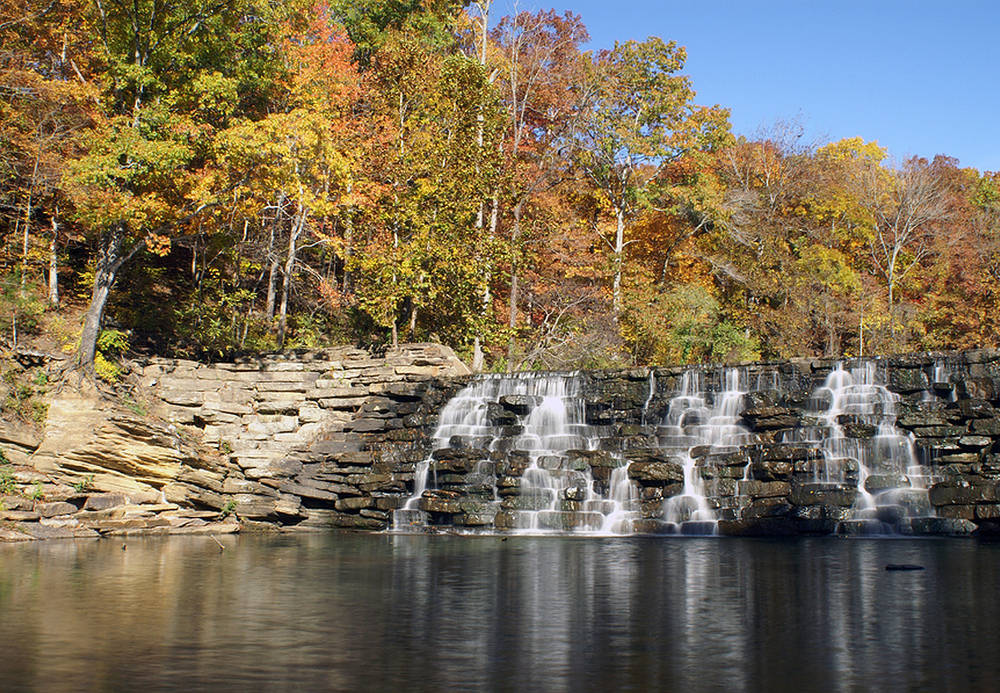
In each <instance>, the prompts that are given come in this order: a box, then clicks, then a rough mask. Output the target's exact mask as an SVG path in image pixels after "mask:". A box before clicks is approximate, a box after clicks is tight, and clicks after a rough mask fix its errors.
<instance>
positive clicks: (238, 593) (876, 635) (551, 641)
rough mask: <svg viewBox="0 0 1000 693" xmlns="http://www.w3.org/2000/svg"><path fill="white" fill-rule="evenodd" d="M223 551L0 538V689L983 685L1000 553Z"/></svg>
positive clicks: (925, 549)
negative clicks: (900, 567)
mask: <svg viewBox="0 0 1000 693" xmlns="http://www.w3.org/2000/svg"><path fill="white" fill-rule="evenodd" d="M222 542H223V543H224V544H225V545H226V550H225V551H221V550H220V549H219V547H218V545H217V544H215V543H214V542H213V541H212V540H211V539H210V538H207V537H183V538H181V537H178V538H168V539H147V540H136V539H129V540H127V544H128V546H127V550H125V551H123V550H122V541H120V540H119V541H107V540H105V541H101V542H80V543H71V542H70V543H62V542H46V543H38V544H35V545H29V546H23V545H22V546H0V633H2V634H3V646H2V650H0V652H2V654H0V690H2V691H27V690H38V691H90V690H98V691H128V690H139V691H165V690H169V691H198V690H209V691H231V690H232V691H235V690H240V691H256V690H303V691H311V690H334V691H375V690H401V691H409V690H503V691H531V690H538V691H583V690H602V691H622V690H640V691H647V690H660V691H700V690H726V691H739V690H762V691H806V690H814V691H819V690H822V691H828V690H832V691H837V690H845V691H855V690H858V691H861V690H880V691H897V690H899V691H910V690H912V691H924V690H935V691H945V690H954V691H961V690H982V691H988V690H996V689H997V687H998V686H1000V683H998V680H997V678H996V677H997V675H998V674H1000V590H998V588H1000V544H988V543H981V542H979V543H977V542H975V541H965V540H923V541H917V540H902V539H900V540H842V539H815V540H781V541H769V540H740V539H712V538H701V539H696V538H691V539H654V538H627V539H598V538H583V539H573V538H555V537H552V538H529V537H511V538H509V539H508V540H506V541H504V540H501V539H499V538H495V537H479V538H463V537H420V536H378V535H350V534H346V535H344V534H337V535H306V536H293V537H289V536H285V537H251V536H243V537H226V538H223V539H222ZM887 563H919V564H922V565H924V566H926V570H924V571H920V572H906V573H903V572H887V571H885V570H884V567H885V565H886V564H887Z"/></svg>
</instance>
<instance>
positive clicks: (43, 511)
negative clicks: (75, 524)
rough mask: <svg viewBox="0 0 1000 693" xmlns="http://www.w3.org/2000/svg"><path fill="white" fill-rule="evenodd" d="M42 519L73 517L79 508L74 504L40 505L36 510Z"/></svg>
mask: <svg viewBox="0 0 1000 693" xmlns="http://www.w3.org/2000/svg"><path fill="white" fill-rule="evenodd" d="M35 509H36V510H37V511H38V514H39V515H41V516H42V517H58V516H60V515H72V514H73V513H75V512H76V511H77V510H79V508H77V507H76V506H75V505H73V504H72V503H66V502H64V501H56V502H54V503H39V504H38V506H36V508H35Z"/></svg>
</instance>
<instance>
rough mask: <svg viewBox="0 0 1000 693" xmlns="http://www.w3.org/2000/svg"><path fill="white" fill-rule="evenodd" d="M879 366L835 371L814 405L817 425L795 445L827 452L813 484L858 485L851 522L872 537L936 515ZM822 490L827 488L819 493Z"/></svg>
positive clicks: (799, 436) (804, 431)
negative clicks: (906, 521) (913, 519)
mask: <svg viewBox="0 0 1000 693" xmlns="http://www.w3.org/2000/svg"><path fill="white" fill-rule="evenodd" d="M877 375H878V374H877V370H876V366H875V363H874V362H872V361H866V362H863V363H861V364H860V365H858V366H856V367H854V368H851V369H849V370H847V369H844V367H843V365H842V364H837V366H836V368H834V369H833V370H832V371H830V373H829V375H827V377H826V380H825V382H824V383H823V385H822V386H821V387H820V388H818V389H817V390H816V392H815V393H814V394H813V397H812V399H811V400H810V409H811V411H810V413H811V414H812V416H813V420H814V421H815V424H814V425H812V426H805V427H803V428H801V429H800V430H799V431H798V432H797V436H796V439H797V440H798V441H800V442H807V443H810V444H812V445H815V446H817V447H818V448H819V450H820V451H821V452H822V458H821V459H819V460H817V461H816V463H815V466H814V468H813V480H814V481H815V482H816V483H817V484H826V485H829V486H830V487H831V488H833V487H836V486H837V485H841V484H844V483H845V482H847V483H849V482H851V481H853V482H854V487H855V489H856V492H857V495H856V497H855V500H854V504H853V506H852V508H851V512H850V516H849V521H851V522H855V523H857V525H858V528H859V529H863V530H865V531H868V532H890V531H892V530H893V528H894V527H898V526H899V525H900V522H901V521H902V520H903V518H907V517H915V516H926V515H929V514H931V506H930V502H929V500H928V497H927V491H926V489H925V487H924V484H923V483H922V481H923V479H924V478H926V474H927V471H926V469H925V468H924V467H922V466H921V465H918V464H917V460H916V455H915V453H914V449H913V441H912V439H911V437H910V436H909V434H907V433H905V432H903V431H901V430H900V429H899V428H897V427H896V420H897V413H896V404H897V401H898V400H899V397H898V396H897V395H895V394H894V393H892V392H890V391H889V390H888V389H887V388H886V387H885V386H884V385H881V384H879V383H878V382H877V380H878V377H877ZM818 488H820V489H822V486H820V487H818Z"/></svg>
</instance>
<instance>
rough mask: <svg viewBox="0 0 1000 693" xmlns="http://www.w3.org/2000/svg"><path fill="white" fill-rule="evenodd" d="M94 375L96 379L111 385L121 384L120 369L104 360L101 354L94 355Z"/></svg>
mask: <svg viewBox="0 0 1000 693" xmlns="http://www.w3.org/2000/svg"><path fill="white" fill-rule="evenodd" d="M94 373H95V374H96V375H97V377H98V378H100V379H101V380H103V381H104V382H106V383H109V384H112V385H114V384H116V383H119V382H121V379H122V370H121V368H119V367H118V365H117V364H115V363H114V362H113V361H109V360H108V359H107V358H105V356H104V354H102V353H101V352H97V353H96V354H94Z"/></svg>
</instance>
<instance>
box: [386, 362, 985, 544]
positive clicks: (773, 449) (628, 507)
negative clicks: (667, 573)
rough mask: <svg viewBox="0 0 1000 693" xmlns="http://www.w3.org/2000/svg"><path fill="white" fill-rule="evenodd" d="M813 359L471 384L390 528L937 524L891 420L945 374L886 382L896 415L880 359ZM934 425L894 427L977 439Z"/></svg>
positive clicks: (923, 403)
mask: <svg viewBox="0 0 1000 693" xmlns="http://www.w3.org/2000/svg"><path fill="white" fill-rule="evenodd" d="M806 366H807V367H806V368H798V369H795V368H791V367H787V366H785V367H782V366H780V365H776V364H770V365H764V366H751V367H727V368H710V367H690V368H686V369H683V370H682V369H675V370H672V369H658V370H656V371H653V370H650V371H649V372H648V373H637V372H635V371H630V372H628V373H625V374H621V375H618V374H615V373H611V372H608V373H603V374H601V373H593V374H588V373H580V372H573V373H521V374H510V375H483V376H478V377H477V378H475V379H473V380H472V381H470V382H469V383H468V384H467V385H466V386H465V387H464V388H463V389H462V390H461V391H460V392H459V393H458V394H456V395H455V396H454V397H452V399H451V400H450V401H449V402H448V403H447V404H446V405H445V406H444V408H443V409H442V410H441V412H440V415H439V417H438V420H437V425H436V428H435V430H434V432H433V434H432V435H431V442H430V454H428V455H427V456H426V457H425V458H424V459H423V460H421V461H420V462H418V463H417V464H416V465H415V470H414V473H413V490H412V495H411V496H410V497H409V498H408V499H406V501H405V502H404V503H401V505H402V507H400V508H399V509H398V510H395V511H394V513H393V527H394V528H395V529H396V530H397V531H414V530H416V529H420V528H425V527H433V526H443V527H449V528H452V529H453V530H455V531H467V532H482V531H488V532H492V531H502V532H511V533H525V534H545V533H581V534H630V533H633V532H642V533H666V534H670V533H673V534H695V535H697V534H702V535H703V534H716V533H719V531H720V529H721V530H724V532H726V533H733V532H736V533H739V532H742V531H745V530H746V531H755V530H754V528H755V527H758V526H759V527H763V528H764V529H761V530H760V531H764V532H767V531H770V530H768V529H766V528H767V527H775V526H777V527H780V528H781V529H780V530H779V531H782V532H787V533H795V532H800V531H801V532H810V533H812V532H820V533H822V532H832V531H839V532H842V533H845V534H881V533H886V532H895V531H899V532H907V531H910V528H911V526H913V527H916V526H917V524H916V519H917V518H920V526H921V527H927V526H930V525H929V524H928V522H927V520H928V518H933V516H934V512H933V509H932V506H931V503H930V495H929V489H930V488H931V487H932V486H933V485H934V484H935V483H937V482H938V481H940V480H941V478H942V477H941V476H940V472H939V471H936V468H935V467H934V466H933V465H932V464H931V462H930V459H931V458H932V457H933V455H932V454H931V453H927V454H926V455H925V457H927V458H928V459H927V460H924V461H923V462H921V461H920V460H918V456H917V455H916V453H915V443H914V433H912V432H911V431H910V430H906V429H903V428H900V427H899V426H898V425H897V420H898V417H899V416H900V408H901V406H902V407H903V408H904V413H905V412H913V411H915V410H917V409H920V411H924V412H934V411H939V410H940V408H941V407H945V406H954V405H952V404H948V402H954V399H955V393H954V390H955V387H954V386H953V385H952V381H953V375H952V374H951V373H950V372H949V371H948V370H947V368H946V367H945V364H944V363H943V362H937V363H935V364H934V365H933V367H931V366H929V365H925V366H921V368H923V369H924V370H916V369H915V368H912V367H911V368H910V369H909V370H907V371H906V373H905V374H903V375H900V374H898V373H896V374H894V375H893V378H896V380H895V381H894V382H896V383H897V386H898V387H900V388H902V391H904V392H907V393H912V394H911V395H909V396H908V397H909V399H907V400H906V402H905V406H904V404H903V403H902V400H901V397H900V395H899V394H896V393H895V392H893V391H890V390H889V388H888V387H887V385H886V381H887V379H888V376H887V373H886V371H885V369H884V368H883V369H882V370H880V368H879V365H878V362H876V361H871V360H867V361H859V362H856V363H854V364H851V365H850V366H845V365H844V364H843V363H837V364H835V365H833V366H832V367H831V368H830V369H829V371H827V372H825V373H823V372H822V371H820V372H817V369H814V368H811V364H806ZM914 373H915V374H916V375H914ZM900 377H907V378H909V380H908V381H906V383H905V384H903V385H900V382H901V381H899V378H900ZM921 379H923V382H925V383H927V382H929V383H932V385H931V386H930V389H932V390H933V393H934V394H931V395H929V397H930V398H931V399H928V395H927V394H925V392H922V391H921V387H922V386H921V385H920V384H919V383H920V382H921ZM914 383H916V384H914ZM925 389H926V388H925ZM921 417H923V418H921ZM928 417H929V418H928ZM935 417H937V418H935ZM939 420H943V419H940V416H937V415H932V414H921V415H920V416H918V417H917V418H915V419H914V418H912V416H911V422H910V423H908V424H905V425H907V426H909V427H910V429H913V430H915V431H916V434H917V435H919V436H923V438H921V445H923V447H922V448H921V450H936V449H937V448H933V446H934V445H941V446H945V445H950V446H951V447H948V448H947V449H948V450H955V449H958V448H956V446H957V445H959V444H960V445H965V446H973V445H980V446H982V445H985V444H986V443H983V442H981V440H980V438H977V437H975V436H967V437H966V438H962V439H961V441H960V443H953V442H948V440H945V442H944V443H934V442H933V440H936V439H932V441H931V442H930V443H928V442H927V440H928V437H929V436H935V435H936V436H939V437H940V438H941V439H942V440H944V439H945V438H946V437H947V436H949V435H953V433H951V432H950V431H952V430H953V429H954V427H951V428H949V427H946V426H940V425H938V428H937V429H934V428H933V427H931V428H928V426H929V425H930V424H927V423H922V422H925V421H928V422H932V423H933V422H934V421H939ZM967 457H968V455H966V456H964V457H963V456H958V455H953V459H956V460H965V459H967ZM951 459H952V458H949V461H950V460H951ZM723 523H724V524H723ZM754 523H763V524H759V525H755V524H754ZM768 523H770V524H768ZM775 523H777V524H775ZM942 526H943V525H942ZM914 531H919V530H914Z"/></svg>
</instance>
